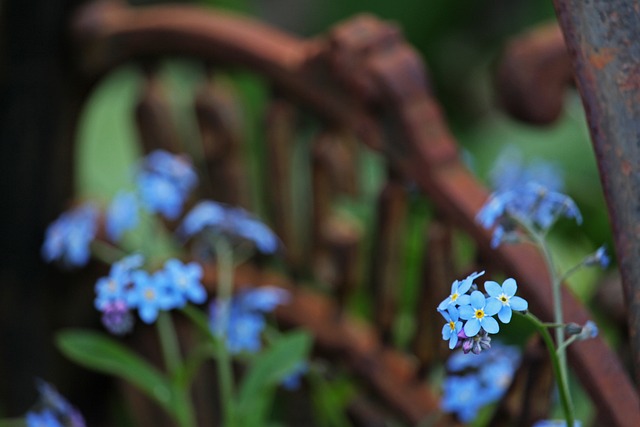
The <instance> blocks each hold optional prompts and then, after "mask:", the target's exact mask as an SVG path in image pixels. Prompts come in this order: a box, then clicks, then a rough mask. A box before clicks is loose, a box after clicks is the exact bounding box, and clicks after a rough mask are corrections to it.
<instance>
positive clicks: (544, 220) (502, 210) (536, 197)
mask: <svg viewBox="0 0 640 427" xmlns="http://www.w3.org/2000/svg"><path fill="white" fill-rule="evenodd" d="M560 217H566V218H570V219H571V218H573V219H575V220H576V222H577V223H578V224H580V223H582V215H581V214H580V211H579V209H578V207H577V205H576V204H575V202H574V201H573V200H572V199H571V198H570V197H569V196H567V195H565V194H562V193H559V192H555V191H550V190H549V189H547V188H546V187H544V186H542V185H540V184H537V183H535V182H529V183H527V184H525V185H523V186H521V187H519V188H517V189H510V190H506V191H498V192H495V193H493V194H492V195H491V196H490V197H489V199H488V200H487V202H486V203H485V205H484V206H483V207H482V208H481V209H480V211H479V212H478V214H477V215H476V221H477V222H478V223H479V224H480V225H482V227H484V228H486V229H490V228H493V229H494V232H493V236H492V239H491V246H492V247H493V248H496V247H497V246H498V245H499V244H500V243H501V242H503V241H513V240H516V239H514V238H513V236H512V235H513V234H514V233H513V230H514V229H515V228H514V225H513V223H512V221H510V220H511V219H516V220H517V221H520V222H522V223H526V224H529V226H530V227H532V228H534V229H537V230H540V231H546V230H548V229H549V228H550V227H551V226H552V225H553V224H554V223H555V222H556V221H557V220H558V218H560Z"/></svg>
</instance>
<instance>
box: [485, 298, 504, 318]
mask: <svg viewBox="0 0 640 427" xmlns="http://www.w3.org/2000/svg"><path fill="white" fill-rule="evenodd" d="M500 309H502V303H501V302H500V301H499V300H497V299H495V298H487V303H486V305H485V307H484V314H486V315H487V316H493V315H495V314H496V313H498V312H499V311H500Z"/></svg>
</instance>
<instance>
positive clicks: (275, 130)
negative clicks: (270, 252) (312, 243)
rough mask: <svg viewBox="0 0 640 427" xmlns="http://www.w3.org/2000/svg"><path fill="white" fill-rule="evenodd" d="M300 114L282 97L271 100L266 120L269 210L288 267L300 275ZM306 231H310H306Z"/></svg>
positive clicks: (303, 262) (304, 257)
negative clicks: (296, 170) (296, 197)
mask: <svg viewBox="0 0 640 427" xmlns="http://www.w3.org/2000/svg"><path fill="white" fill-rule="evenodd" d="M295 119H296V112H295V109H294V107H293V105H292V104H291V103H290V102H288V101H286V100H284V99H280V98H276V99H274V100H272V101H271V103H270V104H269V106H268V108H267V113H266V117H265V140H266V144H267V147H266V154H267V158H266V170H267V174H268V176H269V185H267V186H266V188H265V189H266V191H267V194H268V196H269V197H268V200H267V204H268V209H269V213H270V217H271V219H272V223H273V229H274V231H275V232H276V234H277V235H278V236H279V237H280V239H281V240H282V243H283V244H284V247H285V248H286V252H285V257H286V259H287V264H288V265H289V267H290V268H291V269H292V270H293V271H295V272H296V273H300V272H301V270H302V269H303V266H304V264H305V260H306V258H308V257H306V256H305V253H304V251H303V243H302V239H296V235H297V234H299V233H296V221H295V218H294V201H293V174H292V161H293V159H292V155H293V153H292V152H293V148H294V142H295V141H294V139H295ZM305 231H306V230H305Z"/></svg>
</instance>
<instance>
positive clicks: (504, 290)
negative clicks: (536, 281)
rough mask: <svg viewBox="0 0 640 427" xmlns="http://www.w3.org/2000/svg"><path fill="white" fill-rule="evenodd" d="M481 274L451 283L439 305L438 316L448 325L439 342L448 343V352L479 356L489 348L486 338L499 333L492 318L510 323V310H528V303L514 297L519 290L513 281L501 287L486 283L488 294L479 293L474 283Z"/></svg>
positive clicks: (489, 343)
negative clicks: (459, 350) (454, 351)
mask: <svg viewBox="0 0 640 427" xmlns="http://www.w3.org/2000/svg"><path fill="white" fill-rule="evenodd" d="M483 274H484V271H483V272H480V273H477V272H476V273H473V274H471V275H469V276H468V277H467V278H466V279H464V280H462V281H458V280H456V281H454V282H453V284H452V286H451V295H449V297H448V298H446V299H444V300H443V301H442V302H441V303H440V304H439V305H438V312H440V314H441V315H442V316H443V317H444V318H445V320H446V321H447V323H446V324H445V325H444V326H443V328H442V338H443V339H444V340H445V341H449V348H451V349H453V348H455V347H457V346H461V347H462V349H463V351H464V352H465V353H469V352H472V353H475V354H480V353H482V351H483V350H487V349H489V348H491V338H490V336H489V334H495V333H497V332H498V331H499V330H500V326H499V324H498V322H497V321H496V319H494V318H493V316H495V315H496V314H497V315H498V318H499V319H500V321H501V322H502V323H509V322H510V321H511V314H512V311H513V310H516V311H525V310H526V309H527V308H528V303H527V301H526V300H524V299H523V298H521V297H518V296H516V295H515V293H516V291H517V289H518V286H517V284H516V281H515V280H514V279H507V280H505V281H504V284H503V285H502V286H501V285H499V284H498V283H496V282H493V281H485V283H484V287H485V291H486V292H487V294H483V293H482V292H480V291H479V290H478V286H477V285H476V284H475V283H474V280H475V279H477V278H478V277H480V276H481V275H483ZM463 321H464V322H463Z"/></svg>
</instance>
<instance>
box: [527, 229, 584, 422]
mask: <svg viewBox="0 0 640 427" xmlns="http://www.w3.org/2000/svg"><path fill="white" fill-rule="evenodd" d="M518 222H519V223H520V225H521V226H522V227H524V228H525V230H526V231H527V233H528V235H529V236H530V237H531V239H532V240H534V241H535V243H536V245H537V246H538V247H539V248H540V250H542V253H543V255H544V259H545V262H546V264H547V267H548V269H549V278H550V280H551V295H552V298H553V323H555V324H563V323H564V316H563V311H562V278H563V277H565V276H566V275H559V274H558V270H557V268H556V265H555V262H554V261H553V256H552V255H551V251H550V250H549V247H548V245H547V242H546V240H545V234H544V233H538V232H537V231H536V229H535V228H534V227H533V226H532V225H531V224H529V223H528V222H527V221H518ZM545 333H547V334H548V332H547V331H546V329H545ZM554 334H555V339H556V346H557V350H554V351H553V353H554V356H555V355H557V358H558V374H557V375H556V377H557V379H558V383H559V384H560V382H562V383H563V384H565V386H566V387H568V380H569V375H568V372H569V371H568V367H567V354H566V351H565V350H566V347H567V346H566V345H565V340H564V328H556V329H555V331H554ZM566 391H567V392H566V395H565V399H566V400H567V405H568V410H570V411H571V410H572V408H573V403H572V401H571V395H570V394H569V391H568V388H567V390H566ZM571 417H572V418H573V412H572V413H571ZM568 425H569V426H573V423H570V424H568Z"/></svg>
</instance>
